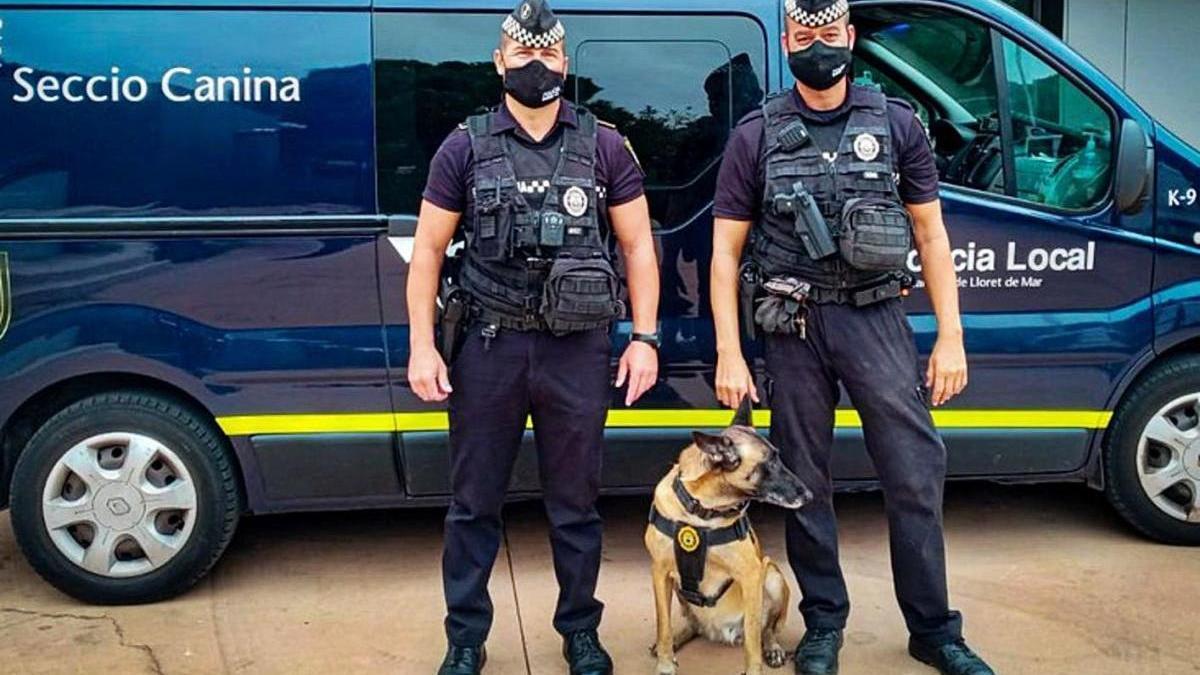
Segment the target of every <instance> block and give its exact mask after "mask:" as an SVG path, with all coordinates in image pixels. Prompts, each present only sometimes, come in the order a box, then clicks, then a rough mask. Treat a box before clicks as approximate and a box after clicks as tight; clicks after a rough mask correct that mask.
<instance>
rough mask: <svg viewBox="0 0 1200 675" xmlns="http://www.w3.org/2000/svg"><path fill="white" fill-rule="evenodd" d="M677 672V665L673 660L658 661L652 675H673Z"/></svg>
mask: <svg viewBox="0 0 1200 675" xmlns="http://www.w3.org/2000/svg"><path fill="white" fill-rule="evenodd" d="M678 670H679V665H678V664H677V663H676V662H675V660H674V659H672V660H670V661H659V662H658V666H657V667H656V668H655V670H654V675H675V673H676V671H678Z"/></svg>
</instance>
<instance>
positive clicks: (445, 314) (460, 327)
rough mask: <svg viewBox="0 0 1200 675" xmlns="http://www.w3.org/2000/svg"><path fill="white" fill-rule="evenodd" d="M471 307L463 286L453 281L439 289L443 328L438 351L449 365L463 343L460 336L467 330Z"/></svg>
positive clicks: (439, 308)
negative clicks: (468, 313)
mask: <svg viewBox="0 0 1200 675" xmlns="http://www.w3.org/2000/svg"><path fill="white" fill-rule="evenodd" d="M469 308H470V304H469V303H468V301H467V294H466V292H465V291H464V290H463V289H462V287H461V286H459V285H457V284H455V283H453V282H451V281H446V282H445V283H443V284H442V287H441V288H440V289H439V290H438V311H439V313H440V317H439V320H438V323H439V328H440V329H441V330H440V334H439V336H438V352H439V353H440V354H441V355H442V360H443V361H445V363H446V364H447V365H449V364H450V362H451V361H453V360H454V355H455V354H456V353H457V350H458V346H459V344H461V340H460V339H459V338H461V337H462V334H463V331H464V330H466V327H467V318H468V317H467V311H468V309H469Z"/></svg>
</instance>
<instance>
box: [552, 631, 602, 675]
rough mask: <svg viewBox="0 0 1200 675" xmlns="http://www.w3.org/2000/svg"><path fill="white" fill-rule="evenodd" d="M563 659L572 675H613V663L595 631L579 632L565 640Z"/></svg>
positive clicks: (570, 634) (568, 635)
mask: <svg viewBox="0 0 1200 675" xmlns="http://www.w3.org/2000/svg"><path fill="white" fill-rule="evenodd" d="M563 658H565V659H566V660H567V664H568V665H569V666H570V668H571V675H612V671H613V662H612V657H610V656H609V655H608V652H606V651H604V647H603V646H602V645H601V644H600V636H598V635H596V631H594V630H578V631H575V632H574V633H568V634H567V636H566V637H564V638H563Z"/></svg>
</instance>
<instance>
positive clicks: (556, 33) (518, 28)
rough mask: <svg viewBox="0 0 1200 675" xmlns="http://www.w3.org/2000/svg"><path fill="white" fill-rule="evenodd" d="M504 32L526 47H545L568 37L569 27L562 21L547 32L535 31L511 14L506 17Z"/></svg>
mask: <svg viewBox="0 0 1200 675" xmlns="http://www.w3.org/2000/svg"><path fill="white" fill-rule="evenodd" d="M502 28H503V30H504V34H505V35H507V36H508V37H510V38H512V39H514V40H516V41H517V42H520V43H521V44H523V45H525V46H526V47H533V48H534V49H545V48H546V47H550V46H552V45H556V44H558V43H559V42H562V41H563V38H565V37H567V29H566V27H564V26H563V23H562V21H558V22H556V23H555V24H554V28H551V29H550V30H548V31H546V32H545V33H540V34H539V33H534V32H533V31H531V30H529V29H528V28H525V27H524V26H522V25H521V24H520V23H519V22H518V21H517V20H516V19H515V18H514V17H513V16H512V15H511V14H510V15H508V16H506V17H504V25H503V26H502Z"/></svg>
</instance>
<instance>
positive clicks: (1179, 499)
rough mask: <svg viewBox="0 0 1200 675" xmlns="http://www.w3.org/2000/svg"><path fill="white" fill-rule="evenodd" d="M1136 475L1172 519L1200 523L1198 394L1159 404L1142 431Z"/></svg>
mask: <svg viewBox="0 0 1200 675" xmlns="http://www.w3.org/2000/svg"><path fill="white" fill-rule="evenodd" d="M1137 464H1138V478H1139V479H1141V483H1142V489H1143V490H1145V492H1146V496H1147V497H1149V498H1150V501H1152V502H1154V505H1155V506H1157V507H1158V508H1159V509H1160V510H1162V511H1163V512H1164V513H1166V514H1168V515H1170V516H1171V517H1172V518H1176V519H1178V520H1183V521H1186V522H1190V523H1200V393H1196V394H1189V395H1188V396H1182V397H1180V398H1178V399H1175V400H1174V401H1172V402H1170V403H1168V404H1167V405H1165V406H1163V408H1162V409H1161V410H1159V411H1158V413H1156V414H1155V415H1154V417H1152V418H1150V423H1149V424H1147V425H1146V428H1145V430H1143V431H1142V437H1141V439H1140V440H1139V441H1138V452H1137Z"/></svg>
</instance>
